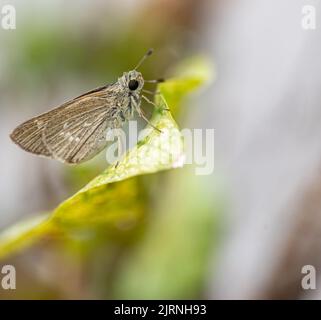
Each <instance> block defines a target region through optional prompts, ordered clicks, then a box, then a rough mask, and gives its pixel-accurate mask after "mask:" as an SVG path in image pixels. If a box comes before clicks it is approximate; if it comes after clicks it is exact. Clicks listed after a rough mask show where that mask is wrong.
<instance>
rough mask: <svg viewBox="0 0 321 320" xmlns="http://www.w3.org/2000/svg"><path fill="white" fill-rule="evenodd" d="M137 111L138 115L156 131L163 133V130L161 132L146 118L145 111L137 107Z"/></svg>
mask: <svg viewBox="0 0 321 320" xmlns="http://www.w3.org/2000/svg"><path fill="white" fill-rule="evenodd" d="M136 110H137V112H138V115H139V116H140V117H141V118H143V119H144V120H145V121H146V122H147V123H148V124H149V125H150V126H151V127H152V128H154V129H155V130H157V131H158V132H160V133H162V131H161V130H159V129H158V128H157V127H155V126H154V125H153V124H152V123H151V122H150V121H149V120H148V119H147V117H146V116H145V114H144V112H143V110H142V109H141V108H140V106H136Z"/></svg>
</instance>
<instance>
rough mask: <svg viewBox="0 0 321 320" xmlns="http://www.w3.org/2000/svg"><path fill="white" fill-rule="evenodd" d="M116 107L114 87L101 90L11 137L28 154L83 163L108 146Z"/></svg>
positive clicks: (31, 122) (30, 123) (32, 122)
mask: <svg viewBox="0 0 321 320" xmlns="http://www.w3.org/2000/svg"><path fill="white" fill-rule="evenodd" d="M115 105H116V103H115V94H114V90H113V86H112V85H110V86H104V87H100V88H97V89H94V90H92V91H90V92H88V93H85V94H83V95H81V96H79V97H77V98H75V99H73V100H71V101H69V102H67V103H65V104H63V105H61V106H60V107H58V108H55V109H53V110H51V111H49V112H46V113H44V114H42V115H40V116H37V117H34V118H32V119H30V120H28V121H26V122H24V123H23V124H21V125H20V126H18V127H17V128H16V129H15V130H14V131H13V133H12V134H11V135H10V137H11V139H12V140H13V141H14V142H15V143H16V144H18V145H19V146H20V147H21V148H22V149H24V150H26V151H28V152H31V153H34V154H37V155H42V156H47V157H52V158H56V159H57V160H60V161H62V162H67V163H79V162H83V161H86V160H89V159H90V158H92V157H93V156H94V155H96V154H97V153H98V152H100V151H101V150H102V149H103V148H104V147H105V146H106V139H105V133H106V130H107V129H108V127H110V126H113V125H114V118H113V116H114V110H115V107H113V106H115Z"/></svg>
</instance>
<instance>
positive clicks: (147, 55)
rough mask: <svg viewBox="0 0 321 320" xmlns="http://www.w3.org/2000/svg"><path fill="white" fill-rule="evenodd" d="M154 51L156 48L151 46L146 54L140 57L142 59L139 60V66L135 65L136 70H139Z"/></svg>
mask: <svg viewBox="0 0 321 320" xmlns="http://www.w3.org/2000/svg"><path fill="white" fill-rule="evenodd" d="M153 52H154V49H152V48H150V49H148V51H147V52H146V53H145V54H144V56H143V57H142V58H141V59H140V61H139V62H138V64H137V66H136V67H135V69H134V70H137V69H138V68H139V67H140V66H141V65H142V63H143V62H144V61H145V60H146V59H147V58H148V57H149V56H150V55H151V54H152V53H153Z"/></svg>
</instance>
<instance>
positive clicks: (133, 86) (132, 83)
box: [128, 79, 139, 90]
mask: <svg viewBox="0 0 321 320" xmlns="http://www.w3.org/2000/svg"><path fill="white" fill-rule="evenodd" d="M138 86H139V83H138V81H137V80H135V79H132V80H129V83H128V88H129V89H130V90H136V89H137V88H138Z"/></svg>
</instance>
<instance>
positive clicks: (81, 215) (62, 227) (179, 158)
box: [0, 58, 210, 258]
mask: <svg viewBox="0 0 321 320" xmlns="http://www.w3.org/2000/svg"><path fill="white" fill-rule="evenodd" d="M178 70H180V71H179V73H178V75H177V77H176V78H173V79H170V80H169V81H167V82H166V83H163V84H161V86H160V88H159V89H160V91H161V93H162V95H163V98H158V99H156V101H155V102H156V104H157V108H155V110H154V113H153V116H152V119H151V123H152V124H153V126H155V127H157V128H158V129H160V130H161V132H159V131H157V130H155V129H153V128H149V129H150V130H149V132H148V134H147V135H146V136H145V137H144V138H143V139H142V140H140V141H139V142H138V143H137V145H136V146H135V147H134V148H132V149H131V150H129V151H128V152H127V154H126V155H125V156H124V158H123V159H122V160H121V161H120V163H119V164H118V166H115V165H111V166H110V167H108V168H107V169H106V170H105V171H104V172H103V173H101V174H100V175H99V176H97V177H96V178H95V179H93V180H92V181H91V182H89V183H88V184H87V185H86V186H85V187H84V188H82V189H81V190H80V191H78V192H77V193H76V194H75V195H73V196H72V197H71V198H69V199H67V200H66V201H64V202H63V203H62V204H60V205H59V206H58V208H57V209H56V210H54V211H53V213H51V214H49V215H44V216H41V217H40V218H39V216H37V217H34V218H31V219H28V220H26V221H22V222H21V223H19V224H17V225H15V226H13V227H11V228H9V229H8V230H6V231H4V232H3V233H2V234H0V258H3V257H6V256H8V255H10V254H13V253H15V252H16V251H17V250H21V249H22V248H25V247H26V246H28V245H31V244H32V243H34V242H35V241H37V240H39V239H40V238H42V237H50V236H57V235H60V236H62V235H63V236H64V237H72V236H73V235H74V234H75V232H76V233H77V232H78V234H79V232H80V231H81V230H91V231H93V232H94V233H95V232H97V230H99V229H102V230H104V232H105V233H106V232H108V231H110V232H111V233H112V232H113V230H115V229H117V228H118V229H119V228H122V227H124V226H126V224H128V223H131V222H133V221H134V222H136V223H137V222H139V221H140V219H142V217H143V215H144V210H145V206H144V205H143V203H144V196H145V194H146V193H144V192H143V190H142V188H141V187H140V186H139V185H138V180H137V178H135V177H136V176H138V175H145V174H151V173H156V172H159V171H161V170H168V169H174V168H177V167H180V166H182V165H183V163H184V143H183V137H182V135H181V133H180V131H179V128H178V126H177V124H176V122H175V120H174V119H173V117H172V115H171V112H169V111H165V110H164V108H170V110H174V111H175V112H177V110H178V108H179V105H180V103H181V101H182V98H183V97H184V96H186V95H187V94H188V93H189V92H191V91H193V90H195V89H196V88H198V87H199V86H200V85H201V84H203V83H204V82H206V81H207V80H208V79H209V78H210V76H209V70H210V68H208V64H207V63H206V62H205V61H204V60H202V59H200V58H196V59H194V60H190V61H188V62H186V63H184V64H182V66H181V67H179V68H178ZM147 127H149V126H147Z"/></svg>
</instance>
